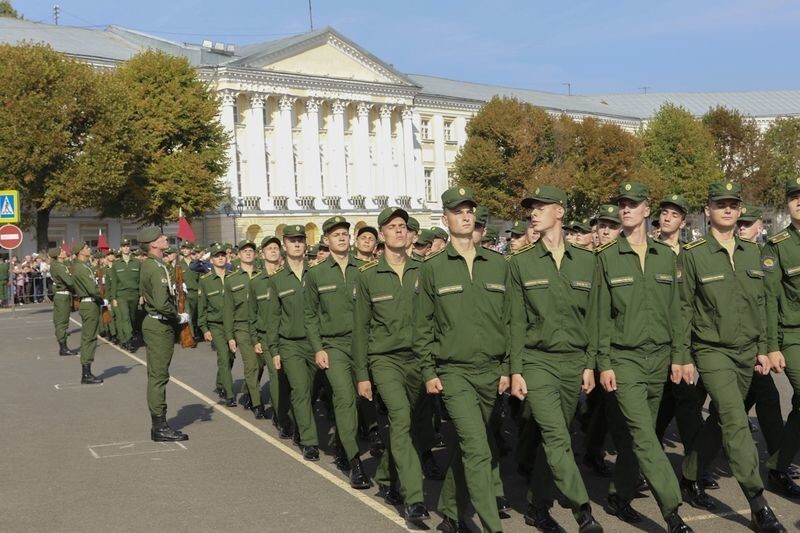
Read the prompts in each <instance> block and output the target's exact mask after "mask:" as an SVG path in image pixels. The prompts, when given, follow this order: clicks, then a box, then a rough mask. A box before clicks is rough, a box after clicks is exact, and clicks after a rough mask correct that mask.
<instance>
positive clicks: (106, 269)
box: [95, 248, 119, 344]
mask: <svg viewBox="0 0 800 533" xmlns="http://www.w3.org/2000/svg"><path fill="white" fill-rule="evenodd" d="M116 259H117V256H116V253H115V252H114V250H113V249H111V248H109V249H108V250H106V252H105V253H104V254H103V256H102V257H101V258H100V259H99V262H98V264H97V269H96V270H95V273H96V276H97V279H98V283H100V284H101V286H102V287H103V295H102V297H103V298H104V299H105V300H108V296H109V295H110V294H112V292H113V288H114V286H115V283H114V261H115V260H116ZM101 270H102V272H103V277H102V278H101V277H100V271H101ZM108 314H109V316H110V318H111V321H110V322H108V323H105V322H104V321H103V320H101V321H100V336H101V337H104V338H106V339H108V340H109V341H110V342H111V343H113V344H119V340H118V339H117V325H116V324H115V323H114V306H113V305H112V306H108Z"/></svg>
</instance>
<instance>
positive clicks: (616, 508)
mask: <svg viewBox="0 0 800 533" xmlns="http://www.w3.org/2000/svg"><path fill="white" fill-rule="evenodd" d="M607 511H608V514H610V515H614V516H616V517H617V518H619V519H620V520H622V521H623V522H628V523H629V524H635V523H637V522H639V521H641V520H642V516H641V515H640V514H639V513H637V512H636V509H634V508H633V507H631V503H630V502H626V501H625V500H623V499H622V498H620V497H619V496H618V495H616V494H609V495H608V507H607Z"/></svg>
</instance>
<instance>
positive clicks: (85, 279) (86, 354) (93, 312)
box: [72, 242, 105, 385]
mask: <svg viewBox="0 0 800 533" xmlns="http://www.w3.org/2000/svg"><path fill="white" fill-rule="evenodd" d="M72 253H73V254H75V255H77V260H76V261H75V263H74V264H73V266H72V280H73V283H74V284H75V296H76V297H77V298H79V299H80V301H81V304H80V308H79V313H80V315H81V369H82V373H81V383H83V384H85V385H92V384H96V383H102V382H103V380H102V379H100V378H98V377H96V376H94V375H93V374H92V363H93V362H94V353H95V351H96V350H97V333H98V331H99V329H100V308H101V307H102V305H103V304H104V303H105V302H104V301H103V299H102V298H100V289H99V287H98V286H97V278H96V277H95V275H94V270H92V267H91V266H90V265H89V263H90V259H91V256H92V249H91V248H89V245H88V244H86V243H85V242H80V243H76V244H74V245H72Z"/></svg>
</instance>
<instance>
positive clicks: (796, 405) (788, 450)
mask: <svg viewBox="0 0 800 533" xmlns="http://www.w3.org/2000/svg"><path fill="white" fill-rule="evenodd" d="M783 357H784V359H786V368H785V369H784V372H786V377H787V378H789V383H790V384H791V385H792V389H793V390H794V394H793V395H792V410H791V411H790V412H789V416H788V417H787V418H786V426H785V427H784V430H783V442H782V443H781V447H780V450H779V451H778V452H776V453H774V454H772V457H770V458H769V461H768V462H767V465H768V466H769V467H770V468H772V469H774V470H778V471H779V472H786V470H787V469H788V468H789V466H790V465H791V464H792V461H794V457H795V456H796V455H797V451H798V450H800V345H794V346H786V347H784V348H783Z"/></svg>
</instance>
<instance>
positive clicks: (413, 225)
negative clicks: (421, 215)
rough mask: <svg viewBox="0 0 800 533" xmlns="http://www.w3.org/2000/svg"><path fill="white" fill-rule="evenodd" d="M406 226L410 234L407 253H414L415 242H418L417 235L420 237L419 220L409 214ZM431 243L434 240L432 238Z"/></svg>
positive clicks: (407, 240) (407, 241) (407, 238)
mask: <svg viewBox="0 0 800 533" xmlns="http://www.w3.org/2000/svg"><path fill="white" fill-rule="evenodd" d="M406 228H408V236H407V237H406V253H407V254H408V255H411V254H412V253H414V243H415V242H417V237H419V230H420V226H419V220H417V219H416V218H414V217H412V216H409V217H408V222H406ZM431 243H433V240H431Z"/></svg>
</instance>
